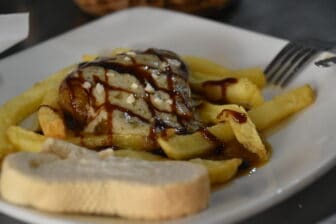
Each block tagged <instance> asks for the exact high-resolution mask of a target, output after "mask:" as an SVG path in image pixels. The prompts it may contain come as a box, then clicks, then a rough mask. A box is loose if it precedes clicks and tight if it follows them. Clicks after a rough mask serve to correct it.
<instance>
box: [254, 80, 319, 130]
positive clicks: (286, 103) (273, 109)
mask: <svg viewBox="0 0 336 224" xmlns="http://www.w3.org/2000/svg"><path fill="white" fill-rule="evenodd" d="M314 100H315V92H314V90H313V89H312V88H311V86H310V85H304V86H301V87H298V88H296V89H293V90H290V91H288V92H285V93H283V94H281V95H278V96H276V97H274V98H273V99H272V100H270V101H268V102H266V103H264V104H262V105H261V106H259V107H256V108H253V109H251V110H250V111H249V112H248V114H249V116H250V118H251V120H252V121H253V123H254V124H255V125H256V126H257V129H258V130H260V131H262V130H265V129H267V128H270V127H272V126H273V125H275V124H276V123H278V122H279V121H281V120H283V119H285V118H286V117H288V116H290V115H292V114H294V113H296V112H298V111H300V110H302V109H304V108H306V107H308V106H309V105H311V104H312V103H313V102H314ZM265 115H267V116H265Z"/></svg>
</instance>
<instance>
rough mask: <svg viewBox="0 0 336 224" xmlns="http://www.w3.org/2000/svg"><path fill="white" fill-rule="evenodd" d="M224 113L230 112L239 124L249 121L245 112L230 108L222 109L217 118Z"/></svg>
mask: <svg viewBox="0 0 336 224" xmlns="http://www.w3.org/2000/svg"><path fill="white" fill-rule="evenodd" d="M224 113H228V114H229V115H230V116H231V117H232V118H233V120H234V121H235V122H237V123H239V124H243V123H245V122H246V121H247V116H246V114H244V113H241V112H238V111H234V110H229V109H224V110H222V111H221V112H220V113H219V114H218V115H217V118H219V117H221V116H223V114H224Z"/></svg>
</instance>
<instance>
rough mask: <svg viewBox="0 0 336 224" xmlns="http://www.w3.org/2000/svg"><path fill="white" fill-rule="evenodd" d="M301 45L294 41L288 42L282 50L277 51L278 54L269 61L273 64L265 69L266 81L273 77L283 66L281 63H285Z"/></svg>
mask: <svg viewBox="0 0 336 224" xmlns="http://www.w3.org/2000/svg"><path fill="white" fill-rule="evenodd" d="M301 48H302V47H301V46H299V45H298V44H295V43H289V44H288V45H287V46H285V48H284V49H283V50H281V51H280V52H279V54H278V55H277V56H276V57H275V58H274V60H273V61H272V62H271V64H272V63H273V66H271V64H270V66H269V67H270V68H269V69H268V70H267V71H266V70H265V73H266V78H267V81H271V80H273V79H274V76H276V74H277V73H278V72H279V70H281V69H282V68H283V65H284V64H286V62H288V61H289V60H290V59H291V58H292V57H293V56H294V55H295V54H296V53H297V51H299V50H300V49H301Z"/></svg>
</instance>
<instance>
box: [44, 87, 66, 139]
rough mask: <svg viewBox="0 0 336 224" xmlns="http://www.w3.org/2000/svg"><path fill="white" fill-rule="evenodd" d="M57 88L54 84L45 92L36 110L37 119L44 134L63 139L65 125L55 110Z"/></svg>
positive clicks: (57, 106) (56, 107)
mask: <svg viewBox="0 0 336 224" xmlns="http://www.w3.org/2000/svg"><path fill="white" fill-rule="evenodd" d="M58 88H59V85H55V86H53V87H52V88H50V89H49V91H48V92H47V93H46V94H45V96H44V98H43V101H42V104H41V106H40V107H39V110H38V120H39V123H40V126H41V129H42V131H43V134H44V135H45V136H47V137H53V138H60V139H64V138H65V137H66V126H65V123H64V120H63V116H62V115H61V114H60V113H58V111H57V110H58V109H59V105H58Z"/></svg>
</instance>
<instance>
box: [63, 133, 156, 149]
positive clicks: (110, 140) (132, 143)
mask: <svg viewBox="0 0 336 224" xmlns="http://www.w3.org/2000/svg"><path fill="white" fill-rule="evenodd" d="M66 140H67V141H69V142H71V143H73V144H76V145H81V146H85V147H87V148H91V149H96V148H104V147H110V146H111V145H113V146H116V147H119V148H123V149H125V148H126V149H127V148H131V149H134V150H152V149H155V148H157V146H156V145H154V144H152V142H150V139H148V137H147V136H143V135H134V134H129V135H127V134H112V135H85V136H82V137H70V138H67V139H66Z"/></svg>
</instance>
